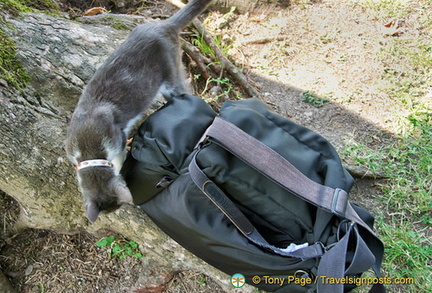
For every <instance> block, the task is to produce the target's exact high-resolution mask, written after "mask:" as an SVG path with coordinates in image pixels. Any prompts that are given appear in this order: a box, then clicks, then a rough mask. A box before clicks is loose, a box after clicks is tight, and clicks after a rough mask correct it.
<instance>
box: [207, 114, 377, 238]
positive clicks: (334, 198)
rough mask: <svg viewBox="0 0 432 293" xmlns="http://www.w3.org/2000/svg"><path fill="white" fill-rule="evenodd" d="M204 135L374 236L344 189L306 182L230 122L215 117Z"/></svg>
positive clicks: (312, 202) (288, 165)
mask: <svg viewBox="0 0 432 293" xmlns="http://www.w3.org/2000/svg"><path fill="white" fill-rule="evenodd" d="M205 136H207V137H210V138H211V141H212V142H214V143H216V144H217V145H219V146H221V147H222V148H224V149H225V150H227V151H228V152H230V153H232V154H233V155H235V156H236V157H237V158H239V159H241V160H242V161H244V162H245V163H246V164H248V165H249V166H251V167H252V168H254V169H255V170H256V171H258V172H260V173H261V174H263V175H264V176H266V177H267V178H269V179H271V180H272V181H273V182H275V183H277V184H278V185H279V186H281V187H282V188H284V189H286V190H288V191H290V192H291V193H294V194H295V195H296V196H298V197H299V198H301V199H303V200H305V201H307V202H309V203H311V204H313V205H315V206H317V207H319V208H321V209H323V210H325V211H327V212H330V213H333V214H335V215H337V216H340V217H343V218H345V219H348V220H351V221H354V222H356V223H358V224H360V225H361V226H362V227H364V228H365V229H367V230H368V231H369V232H370V233H372V234H373V235H375V233H374V232H373V230H372V229H371V228H370V227H369V226H368V225H367V224H366V223H365V222H364V221H363V220H362V219H361V218H360V217H359V216H358V214H357V213H356V212H355V210H354V209H353V208H352V207H351V205H350V204H349V203H348V193H347V192H346V191H345V190H342V189H340V188H332V187H329V186H325V185H322V184H319V183H317V182H315V181H313V180H311V179H309V178H308V177H307V176H306V175H304V174H303V173H301V172H300V171H299V170H298V169H297V168H296V167H295V166H293V165H292V164H291V163H290V162H289V161H287V160H286V159H285V158H284V157H282V156H281V155H280V154H279V153H277V152H276V151H274V150H273V149H271V148H270V147H268V146H266V145H265V144H263V143H262V142H260V141H259V140H257V139H256V138H254V137H252V136H251V135H249V134H248V133H246V132H244V131H243V130H241V129H240V128H238V127H237V126H236V125H234V124H232V123H231V122H228V121H226V120H225V119H223V118H221V117H219V116H218V117H216V118H215V119H214V121H213V123H212V124H211V125H210V126H209V128H207V131H206V133H205Z"/></svg>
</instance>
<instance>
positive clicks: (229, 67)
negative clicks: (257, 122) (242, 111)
mask: <svg viewBox="0 0 432 293" xmlns="http://www.w3.org/2000/svg"><path fill="white" fill-rule="evenodd" d="M166 1H167V2H168V3H170V4H172V5H174V6H176V7H178V8H182V7H183V6H185V5H184V4H183V3H182V2H181V1H179V0H166ZM192 23H193V25H194V26H195V28H196V29H197V30H198V33H199V34H201V35H202V37H203V39H204V40H205V41H206V43H207V45H209V47H210V48H211V49H212V50H213V52H214V53H215V55H216V56H217V58H218V59H219V61H220V62H221V64H222V67H223V68H225V69H226V71H227V72H228V74H229V75H231V77H232V78H233V79H234V80H235V81H236V82H237V84H239V85H240V86H241V87H242V88H243V89H244V90H245V91H246V94H247V95H249V96H250V97H259V94H258V92H257V91H256V90H255V89H254V88H253V87H252V86H251V85H250V84H249V82H248V81H247V78H246V76H245V75H244V74H243V73H241V72H240V71H239V70H238V68H237V67H236V66H234V65H233V64H232V63H231V62H230V61H229V60H228V59H227V58H226V57H225V56H224V54H223V53H222V51H221V50H220V49H219V47H218V46H217V45H216V44H215V42H214V41H213V38H212V37H211V36H210V34H209V33H207V31H206V30H205V28H204V25H203V24H202V23H201V21H199V20H198V19H195V20H193V21H192Z"/></svg>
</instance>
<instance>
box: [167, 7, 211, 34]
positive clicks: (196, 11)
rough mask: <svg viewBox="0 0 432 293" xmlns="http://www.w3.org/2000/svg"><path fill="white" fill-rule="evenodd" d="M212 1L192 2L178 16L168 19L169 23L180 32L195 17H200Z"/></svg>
mask: <svg viewBox="0 0 432 293" xmlns="http://www.w3.org/2000/svg"><path fill="white" fill-rule="evenodd" d="M211 1H212V0H192V1H190V2H189V3H188V4H186V5H185V6H184V7H183V8H182V9H180V10H179V11H178V12H177V13H176V14H174V15H173V16H171V17H170V18H168V19H167V22H168V23H169V24H171V25H173V26H174V27H175V28H176V29H177V30H178V31H180V30H181V29H182V28H183V27H185V26H186V25H187V24H188V23H189V22H191V21H192V20H193V19H194V18H195V17H197V16H198V15H200V14H201V12H203V11H204V9H206V7H207V6H208V4H209V3H210V2H211Z"/></svg>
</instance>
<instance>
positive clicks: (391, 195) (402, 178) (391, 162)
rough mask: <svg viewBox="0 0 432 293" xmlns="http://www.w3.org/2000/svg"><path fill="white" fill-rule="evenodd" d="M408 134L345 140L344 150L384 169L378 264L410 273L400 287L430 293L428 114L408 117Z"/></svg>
mask: <svg viewBox="0 0 432 293" xmlns="http://www.w3.org/2000/svg"><path fill="white" fill-rule="evenodd" d="M411 123H412V124H413V125H412V131H411V133H410V135H408V136H406V137H403V138H401V139H400V140H398V141H397V142H394V143H391V144H388V145H386V146H384V147H381V148H379V149H373V148H371V147H368V146H366V145H363V144H359V145H351V146H350V147H348V148H346V150H345V154H346V155H348V156H349V157H350V158H351V159H354V161H355V162H356V163H357V164H358V165H361V166H363V167H366V168H370V169H371V170H373V171H380V172H384V173H386V174H388V175H389V176H390V178H391V179H390V180H389V181H388V182H387V183H386V184H384V186H383V187H382V191H383V195H382V196H381V197H379V198H378V201H379V202H381V203H382V204H383V205H384V206H385V214H384V215H381V216H379V217H378V218H377V226H378V230H379V234H380V236H381V239H382V241H383V242H384V245H385V259H384V263H383V269H384V271H385V272H386V274H387V275H388V276H389V277H391V278H407V277H410V278H414V280H415V282H414V284H410V285H404V288H405V286H406V290H404V292H431V291H432V282H431V280H432V274H431V271H430V267H431V265H432V263H431V259H430V255H432V242H431V240H430V233H431V231H432V225H431V224H432V221H431V211H432V201H431V199H432V198H431V194H432V131H431V130H432V114H430V115H425V116H423V117H422V118H420V117H418V118H417V119H415V120H414V121H411Z"/></svg>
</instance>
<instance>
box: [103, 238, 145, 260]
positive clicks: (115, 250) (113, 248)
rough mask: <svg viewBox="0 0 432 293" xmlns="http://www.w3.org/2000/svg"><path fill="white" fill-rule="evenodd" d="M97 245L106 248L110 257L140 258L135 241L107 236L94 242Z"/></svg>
mask: <svg viewBox="0 0 432 293" xmlns="http://www.w3.org/2000/svg"><path fill="white" fill-rule="evenodd" d="M96 245H97V247H99V248H103V249H107V250H108V255H109V256H110V257H112V258H119V259H123V258H125V257H134V258H142V257H143V255H142V254H141V253H140V252H139V251H138V244H137V243H136V242H135V241H127V240H126V239H119V238H117V239H116V238H115V236H108V237H105V238H102V239H101V240H99V241H97V242H96Z"/></svg>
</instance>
